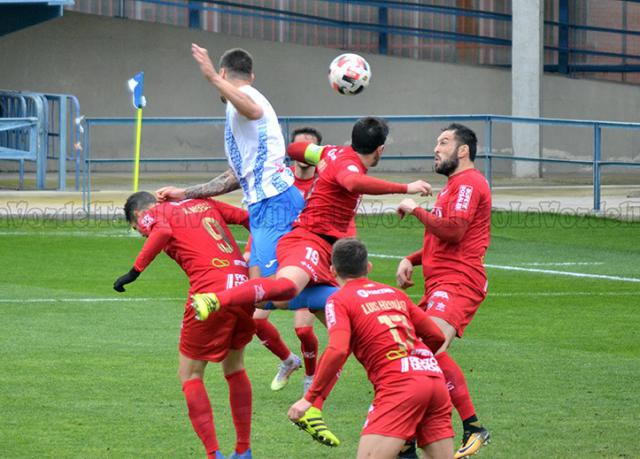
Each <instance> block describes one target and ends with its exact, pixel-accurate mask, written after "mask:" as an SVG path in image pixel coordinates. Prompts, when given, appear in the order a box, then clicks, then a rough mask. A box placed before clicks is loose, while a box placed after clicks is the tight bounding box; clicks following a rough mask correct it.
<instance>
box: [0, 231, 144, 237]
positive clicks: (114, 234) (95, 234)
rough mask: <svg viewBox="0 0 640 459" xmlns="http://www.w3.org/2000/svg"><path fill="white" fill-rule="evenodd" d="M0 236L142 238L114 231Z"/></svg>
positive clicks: (6, 232)
mask: <svg viewBox="0 0 640 459" xmlns="http://www.w3.org/2000/svg"><path fill="white" fill-rule="evenodd" d="M0 236H33V237H97V238H105V237H106V238H112V237H142V236H140V235H139V234H138V233H137V232H135V231H127V230H115V231H109V232H92V231H60V230H51V231H2V230H0Z"/></svg>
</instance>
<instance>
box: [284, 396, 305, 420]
mask: <svg viewBox="0 0 640 459" xmlns="http://www.w3.org/2000/svg"><path fill="white" fill-rule="evenodd" d="M309 408H311V403H310V402H308V401H307V400H306V399H304V398H301V399H300V400H298V401H297V402H295V403H294V404H293V405H291V407H290V408H289V412H288V413H287V416H289V419H290V420H291V421H293V422H295V421H297V420H298V419H300V418H301V417H302V416H304V413H306V412H307V410H308V409H309Z"/></svg>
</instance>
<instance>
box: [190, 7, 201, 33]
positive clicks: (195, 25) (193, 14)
mask: <svg viewBox="0 0 640 459" xmlns="http://www.w3.org/2000/svg"><path fill="white" fill-rule="evenodd" d="M196 3H197V2H194V1H189V5H188V8H189V27H190V28H192V29H199V28H200V6H198V5H196Z"/></svg>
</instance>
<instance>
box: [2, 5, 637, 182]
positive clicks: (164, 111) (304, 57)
mask: <svg viewBox="0 0 640 459" xmlns="http://www.w3.org/2000/svg"><path fill="white" fill-rule="evenodd" d="M192 42H196V43H198V44H200V45H202V46H205V47H207V48H208V49H209V52H210V55H211V56H213V57H214V62H215V61H217V58H218V57H219V55H220V54H221V53H222V52H223V51H224V50H225V49H228V48H231V47H242V48H245V49H247V50H249V51H250V52H251V53H252V54H253V56H254V58H255V73H256V82H255V86H256V87H257V88H258V89H259V90H260V91H262V92H263V93H264V94H265V95H266V96H267V97H268V98H269V99H270V101H271V103H272V104H273V106H274V107H275V109H276V111H277V113H278V114H279V115H281V116H284V115H410V114H418V115H430V114H469V113H493V114H504V115H508V114H509V113H510V110H511V75H510V72H509V71H508V70H499V69H492V68H486V67H470V66H462V65H451V64H441V63H434V62H427V61H416V60H410V59H401V58H394V57H386V56H380V55H364V56H365V57H366V59H367V60H368V61H369V63H370V64H371V67H372V70H373V78H372V83H371V85H370V87H369V88H368V89H367V90H366V91H365V92H364V93H363V94H362V95H359V96H356V97H346V96H341V95H338V94H336V93H334V92H332V91H331V89H330V88H329V85H328V83H327V79H326V74H327V65H328V63H329V62H330V61H331V59H332V58H333V57H335V55H336V54H337V53H338V52H339V51H337V50H332V49H326V48H312V47H304V46H298V45H296V44H280V43H274V42H266V41H258V40H250V39H240V38H237V37H233V36H230V35H222V34H215V33H207V32H201V31H196V30H190V29H185V28H179V27H173V26H165V25H159V24H150V23H144V22H136V21H130V20H122V19H111V18H104V17H99V16H92V15H83V14H77V13H70V12H65V15H64V17H62V18H60V19H57V20H54V21H50V22H48V23H44V24H41V25H38V26H35V27H31V28H28V29H25V30H22V31H19V32H16V33H13V34H10V35H6V36H4V37H1V38H0V68H1V71H0V88H3V89H25V90H31V91H41V92H53V93H70V94H75V95H76V96H77V97H78V98H79V100H80V104H81V107H82V112H83V113H84V114H85V115H87V116H90V117H93V116H98V117H110V116H133V110H132V107H131V104H130V95H129V93H128V91H127V90H126V87H125V82H126V80H127V79H128V78H130V77H131V76H132V75H134V74H135V73H136V72H138V71H140V70H144V72H145V95H146V97H147V100H148V106H147V108H146V109H145V110H144V116H145V117H147V116H224V107H223V105H222V104H221V103H220V102H219V100H218V97H217V94H216V93H215V91H214V90H213V89H212V88H211V87H210V86H208V84H207V83H206V82H205V81H204V79H203V78H202V77H201V76H200V73H199V70H198V68H197V66H196V64H195V62H194V61H193V59H192V57H191V55H190V44H191V43H192ZM542 107H543V116H547V117H560V118H565V117H566V118H582V119H604V120H619V121H638V114H639V113H640V90H639V88H638V86H630V85H623V84H618V83H608V82H601V81H589V80H576V79H569V78H565V77H559V76H554V75H545V77H544V82H543V103H542ZM472 126H473V127H474V128H476V129H477V131H478V134H479V137H480V143H481V144H482V143H483V139H482V126H481V125H480V124H476V125H472ZM318 127H320V128H321V130H322V131H323V132H324V133H325V137H326V141H327V143H338V144H340V143H344V142H347V141H348V139H349V133H350V126H346V125H321V126H318ZM440 127H441V125H440V123H438V124H437V125H427V126H425V125H417V124H405V125H402V124H396V125H394V126H392V132H391V141H390V144H389V146H388V148H387V151H388V152H390V153H392V154H416V153H425V152H431V150H432V148H433V145H434V141H435V137H436V135H437V133H438V131H439V128H440ZM92 139H93V141H92V152H93V156H94V157H103V158H104V157H114V158H118V157H129V156H131V151H132V149H133V147H132V144H133V130H132V128H131V127H130V126H129V127H126V126H125V127H118V128H98V129H96V130H95V131H92ZM543 146H544V149H545V156H547V155H549V156H553V157H573V158H589V157H591V151H592V141H591V133H590V132H588V131H587V130H586V129H584V128H581V129H580V128H544V129H543ZM142 148H143V154H144V155H145V156H147V157H149V156H151V157H167V156H180V155H184V156H185V157H186V156H188V157H194V156H207V155H211V154H214V155H216V156H221V155H222V154H223V153H222V151H223V144H222V129H221V128H217V127H216V128H211V127H208V128H206V127H185V126H169V127H145V129H144V132H143V147H142ZM494 149H495V150H497V151H500V152H506V153H509V152H510V151H511V130H510V127H509V126H497V127H496V128H495V130H494ZM604 150H605V151H604V153H605V157H606V158H607V159H612V158H616V159H626V160H629V159H632V158H635V159H637V158H638V152H639V151H640V132H634V133H628V132H627V131H616V132H611V133H609V132H606V131H605V133H604ZM532 155H533V152H532ZM6 164H7V163H6V162H5V163H0V169H2V168H4V169H5V170H6V168H7V167H9V166H6ZM383 164H385V166H383V167H385V168H387V169H396V170H403V169H422V168H425V167H428V168H429V169H430V167H431V166H430V165H428V166H425V164H424V163H423V162H419V161H406V162H399V161H397V162H395V163H394V164H393V165H392V164H390V163H383ZM168 167H174V168H176V167H177V168H183V167H182V166H176V165H174V166H164V168H165V169H166V168H168ZM192 167H197V168H198V169H199V170H202V169H206V168H207V167H210V168H211V169H216V170H219V169H220V167H221V166H201V165H197V166H192ZM497 167H498V169H501V168H503V169H504V170H505V171H506V170H510V164H507V162H506V161H502V162H499V163H498V165H497ZM125 169H127V170H129V169H130V167H128V166H127V167H125Z"/></svg>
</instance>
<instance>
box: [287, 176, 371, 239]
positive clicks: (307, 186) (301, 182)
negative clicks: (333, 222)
mask: <svg viewBox="0 0 640 459" xmlns="http://www.w3.org/2000/svg"><path fill="white" fill-rule="evenodd" d="M365 170H366V169H365ZM291 171H292V172H293V180H294V182H293V185H294V186H295V187H296V188H297V189H299V190H300V192H301V193H302V197H303V198H304V200H305V201H307V200H308V199H309V196H311V192H312V191H313V189H314V187H313V185H314V183H315V181H316V179H317V178H318V173H317V172H316V173H315V174H314V175H313V177H311V178H308V179H301V178H299V177H298V176H297V175H296V174H295V166H291ZM356 232H357V230H356V220H355V215H354V217H353V218H352V219H351V221H350V222H349V227H348V228H347V233H346V237H356Z"/></svg>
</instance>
